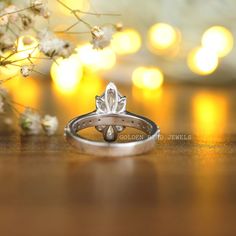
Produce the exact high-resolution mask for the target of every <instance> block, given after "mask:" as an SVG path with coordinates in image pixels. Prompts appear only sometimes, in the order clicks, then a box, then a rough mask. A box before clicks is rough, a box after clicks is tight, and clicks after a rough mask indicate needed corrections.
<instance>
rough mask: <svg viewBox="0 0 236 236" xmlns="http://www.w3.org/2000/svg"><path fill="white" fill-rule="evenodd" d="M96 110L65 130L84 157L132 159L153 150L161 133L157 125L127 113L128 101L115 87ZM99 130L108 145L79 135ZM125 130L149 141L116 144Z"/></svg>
mask: <svg viewBox="0 0 236 236" xmlns="http://www.w3.org/2000/svg"><path fill="white" fill-rule="evenodd" d="M96 105H97V109H96V111H94V112H91V113H88V114H85V115H82V116H78V117H76V118H74V119H73V120H71V121H70V122H69V123H68V124H67V126H66V127H65V137H66V140H67V141H68V142H69V143H70V144H72V145H73V146H74V147H76V148H77V149H78V150H79V151H80V152H82V153H84V154H90V155H96V156H109V157H119V156H132V155H139V154H143V153H146V152H148V151H150V150H151V149H153V147H154V146H155V143H156V140H157V138H158V137H159V134H160V129H159V127H157V126H156V124H155V123H154V122H153V121H151V120H149V119H147V118H145V117H142V116H139V115H136V114H133V113H130V112H128V111H126V110H125V109H126V98H125V97H122V96H121V95H120V94H119V93H118V91H117V89H116V86H115V85H114V84H113V83H110V84H109V85H108V86H107V88H106V92H105V93H104V94H103V95H102V96H101V97H98V96H97V97H96ZM94 126H95V127H96V129H97V130H98V131H99V132H102V133H103V136H104V140H105V141H106V142H99V141H92V140H89V139H86V138H84V137H82V136H80V135H79V134H78V132H79V131H81V130H83V129H86V128H89V127H94ZM125 127H131V128H135V129H138V130H140V131H143V132H144V133H145V134H146V135H147V138H145V139H143V140H138V141H136V140H135V141H131V142H125V143H123V142H122V143H120V142H114V141H116V139H117V136H118V133H120V132H122V131H123V130H124V129H125Z"/></svg>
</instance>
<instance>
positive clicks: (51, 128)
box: [41, 115, 58, 136]
mask: <svg viewBox="0 0 236 236" xmlns="http://www.w3.org/2000/svg"><path fill="white" fill-rule="evenodd" d="M41 124H42V127H43V130H44V131H45V132H46V134H47V135H49V136H50V135H53V134H55V133H56V131H57V129H58V119H57V117H55V116H49V115H46V116H44V118H43V119H42V120H41Z"/></svg>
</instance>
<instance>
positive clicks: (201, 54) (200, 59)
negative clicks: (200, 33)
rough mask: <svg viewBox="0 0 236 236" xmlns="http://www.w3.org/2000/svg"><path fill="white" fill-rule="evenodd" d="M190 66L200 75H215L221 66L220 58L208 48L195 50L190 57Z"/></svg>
mask: <svg viewBox="0 0 236 236" xmlns="http://www.w3.org/2000/svg"><path fill="white" fill-rule="evenodd" d="M187 60H188V66H189V68H190V69H191V71H193V72H194V73H196V74H198V75H209V74H211V73H213V72H214V71H215V70H216V69H217V67H218V64H219V61H218V56H217V54H216V53H215V52H214V51H211V50H210V49H207V48H202V47H199V48H195V49H193V50H192V51H191V52H190V53H189V55H188V59H187Z"/></svg>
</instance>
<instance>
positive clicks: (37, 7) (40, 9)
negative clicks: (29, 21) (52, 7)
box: [31, 0, 50, 19]
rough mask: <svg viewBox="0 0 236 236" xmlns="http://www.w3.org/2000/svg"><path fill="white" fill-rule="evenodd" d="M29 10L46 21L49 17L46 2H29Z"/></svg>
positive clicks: (40, 0) (33, 0)
mask: <svg viewBox="0 0 236 236" xmlns="http://www.w3.org/2000/svg"><path fill="white" fill-rule="evenodd" d="M31 9H32V11H33V12H34V13H35V14H36V15H39V16H43V17H44V18H46V19H47V18H49V17H50V11H49V10H48V6H47V3H46V1H43V0H31Z"/></svg>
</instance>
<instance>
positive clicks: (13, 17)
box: [3, 5, 19, 23]
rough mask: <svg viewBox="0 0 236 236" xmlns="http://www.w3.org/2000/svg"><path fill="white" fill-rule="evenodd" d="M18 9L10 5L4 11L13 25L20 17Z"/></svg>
mask: <svg viewBox="0 0 236 236" xmlns="http://www.w3.org/2000/svg"><path fill="white" fill-rule="evenodd" d="M17 10H18V8H17V7H16V6H15V5H10V6H8V7H7V8H5V9H4V11H3V12H4V13H5V14H8V15H7V16H8V19H9V21H10V22H11V23H15V22H16V21H17V19H18V17H19V15H18V13H17Z"/></svg>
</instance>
